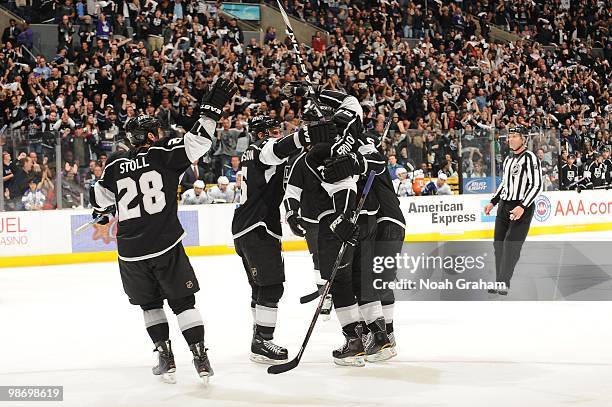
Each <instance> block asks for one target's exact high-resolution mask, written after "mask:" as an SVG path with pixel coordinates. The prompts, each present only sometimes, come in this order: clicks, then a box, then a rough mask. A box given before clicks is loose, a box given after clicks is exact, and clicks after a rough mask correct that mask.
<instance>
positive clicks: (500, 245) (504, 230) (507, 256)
mask: <svg viewBox="0 0 612 407" xmlns="http://www.w3.org/2000/svg"><path fill="white" fill-rule="evenodd" d="M519 204H520V201H500V202H499V207H498V209H497V218H496V219H495V235H494V238H493V248H494V251H495V274H496V281H497V282H504V283H506V287H507V288H510V280H511V279H512V275H513V274H514V268H515V267H516V263H518V260H519V257H520V256H521V249H522V247H523V243H524V242H525V239H526V238H527V233H529V226H530V225H531V219H532V218H533V211H534V208H535V204H531V206H529V207H528V208H526V209H525V212H524V213H523V216H521V218H520V219H518V220H510V211H511V210H513V209H514V208H516V207H517V206H518V205H519Z"/></svg>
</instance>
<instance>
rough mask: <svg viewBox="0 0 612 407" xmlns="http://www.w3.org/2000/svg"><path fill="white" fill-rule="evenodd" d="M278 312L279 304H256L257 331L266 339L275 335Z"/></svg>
mask: <svg viewBox="0 0 612 407" xmlns="http://www.w3.org/2000/svg"><path fill="white" fill-rule="evenodd" d="M277 314H278V303H277V304H266V305H260V304H257V305H255V324H256V325H257V326H256V330H257V333H258V334H260V335H261V337H262V338H264V339H266V340H271V339H272V338H273V337H274V328H276V316H277Z"/></svg>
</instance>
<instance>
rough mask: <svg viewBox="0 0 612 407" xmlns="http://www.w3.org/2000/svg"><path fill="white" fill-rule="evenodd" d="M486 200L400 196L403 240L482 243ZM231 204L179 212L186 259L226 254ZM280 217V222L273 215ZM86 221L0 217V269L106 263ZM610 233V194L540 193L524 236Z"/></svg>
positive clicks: (109, 252) (491, 219)
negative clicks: (82, 227)
mask: <svg viewBox="0 0 612 407" xmlns="http://www.w3.org/2000/svg"><path fill="white" fill-rule="evenodd" d="M489 198H490V195H489V194H487V195H452V196H426V197H411V198H401V199H400V200H401V205H402V211H403V212H404V215H405V217H406V224H407V230H406V239H405V240H406V241H445V240H465V239H488V238H491V237H492V236H493V226H494V224H495V209H494V210H493V212H492V213H491V215H490V216H486V215H484V213H483V208H484V206H485V205H486V204H487V203H488V199H489ZM235 208H236V205H235V204H221V205H196V206H182V207H180V209H179V219H180V221H181V223H182V225H183V228H184V229H185V231H186V233H187V237H186V238H185V240H184V241H183V244H184V246H185V247H187V252H188V253H189V254H190V255H196V256H197V255H221V254H231V253H234V247H233V241H232V236H231V221H232V216H233V211H234V209H235ZM281 218H283V219H284V216H281ZM90 219H91V211H89V210H57V211H39V212H3V213H1V214H0V267H15V266H33V265H51V264H66V263H81V262H99V261H114V260H115V259H116V258H117V254H116V244H115V238H114V233H115V231H116V224H115V223H114V222H112V224H111V227H110V228H109V229H108V230H107V231H105V232H101V231H97V230H95V229H93V228H89V229H87V230H86V231H84V232H82V233H80V234H78V235H75V234H73V230H74V229H76V228H77V227H78V226H80V225H82V224H84V223H86V222H88V221H89V220H90ZM602 230H612V191H583V192H581V193H580V194H578V193H576V192H546V193H543V194H541V195H540V196H539V197H538V199H537V200H536V210H535V215H534V219H533V222H532V227H531V230H530V235H546V234H565V233H573V232H586V231H602ZM283 236H284V237H283V249H284V250H305V249H306V244H305V242H304V241H303V239H301V238H298V237H295V236H293V235H292V233H291V231H290V230H289V227H288V226H287V225H286V224H283Z"/></svg>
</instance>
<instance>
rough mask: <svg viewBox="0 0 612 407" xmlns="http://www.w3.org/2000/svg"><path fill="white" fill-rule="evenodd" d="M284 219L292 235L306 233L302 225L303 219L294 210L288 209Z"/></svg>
mask: <svg viewBox="0 0 612 407" xmlns="http://www.w3.org/2000/svg"><path fill="white" fill-rule="evenodd" d="M285 219H286V220H287V224H288V225H289V227H290V228H291V231H292V232H293V234H294V235H296V236H299V237H304V236H305V235H306V230H305V229H304V226H303V223H304V220H303V219H302V217H301V216H300V215H298V214H297V213H296V212H294V211H289V212H287V216H286V218H285Z"/></svg>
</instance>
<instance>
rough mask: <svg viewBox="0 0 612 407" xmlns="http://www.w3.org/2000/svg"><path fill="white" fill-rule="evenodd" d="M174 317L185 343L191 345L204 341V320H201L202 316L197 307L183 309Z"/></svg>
mask: <svg viewBox="0 0 612 407" xmlns="http://www.w3.org/2000/svg"><path fill="white" fill-rule="evenodd" d="M176 318H177V319H178V324H179V328H181V332H182V333H183V337H184V338H185V340H186V341H187V344H189V345H193V344H195V343H199V342H203V341H204V322H202V316H201V315H200V312H199V311H198V310H197V309H195V308H190V309H188V310H185V311H183V312H181V313H180V314H178V315H177V316H176Z"/></svg>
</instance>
